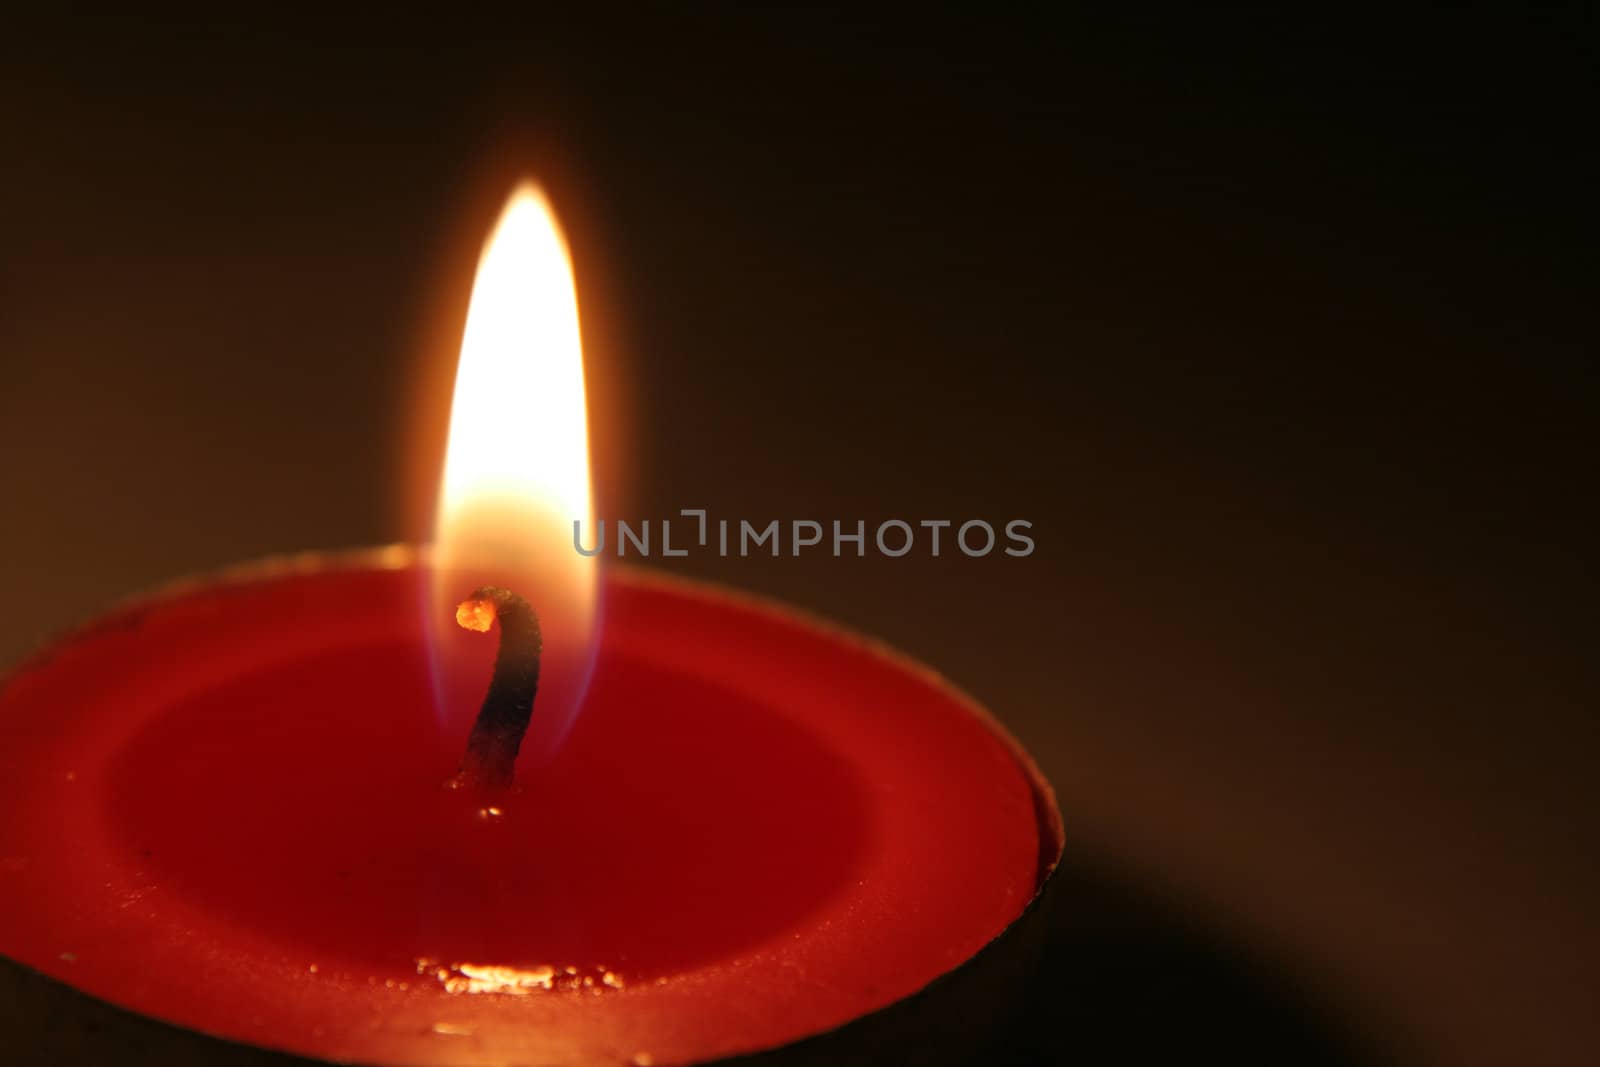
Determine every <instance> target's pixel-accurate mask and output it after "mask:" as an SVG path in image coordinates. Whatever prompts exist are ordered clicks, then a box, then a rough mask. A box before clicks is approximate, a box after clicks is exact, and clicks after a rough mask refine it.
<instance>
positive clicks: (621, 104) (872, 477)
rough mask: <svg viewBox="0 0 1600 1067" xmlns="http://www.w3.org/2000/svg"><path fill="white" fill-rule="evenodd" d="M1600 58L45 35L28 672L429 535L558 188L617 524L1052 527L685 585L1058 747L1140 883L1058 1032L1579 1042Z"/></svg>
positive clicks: (1562, 53)
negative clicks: (877, 651) (458, 380)
mask: <svg viewBox="0 0 1600 1067" xmlns="http://www.w3.org/2000/svg"><path fill="white" fill-rule="evenodd" d="M1594 44H1595V24H1594V16H1593V15H1592V13H1590V12H1589V11H1588V10H1586V6H1584V5H1572V6H1570V7H1546V8H1542V9H1540V10H1539V11H1535V12H1521V13H1517V14H1514V15H1509V16H1506V15H1500V14H1494V13H1490V12H1488V11H1485V10H1483V9H1479V8H1473V9H1470V10H1468V11H1466V12H1454V13H1445V12H1439V13H1436V14H1434V15H1431V16H1428V17H1426V18H1424V17H1420V16H1419V17H1416V18H1413V19H1412V20H1410V21H1406V22H1402V21H1397V19H1396V18H1395V16H1393V15H1390V16H1386V17H1384V18H1381V19H1376V20H1373V21H1359V20H1357V19H1356V17H1355V16H1353V15H1336V14H1324V15H1300V16H1296V17H1294V18H1292V19H1291V18H1288V17H1285V16H1282V15H1267V14H1263V13H1252V14H1248V15H1246V14H1218V13H1216V12H1209V11H1208V12H1204V13H1196V14H1194V15H1192V16H1188V17H1186V18H1183V19H1179V20H1176V21H1165V20H1156V19H1153V18H1149V19H1132V18H1130V19H1123V20H1109V19H1099V18H1090V17H1075V18H1066V19H1060V20H1057V21H1051V22H1046V21H1044V20H1043V19H1042V18H1031V19H1027V20H1019V19H1018V18H1017V17H1016V16H1011V15H991V16H986V17H981V18H979V17H966V18H947V17H945V16H942V15H936V14H932V13H930V12H928V11H926V10H923V11H920V12H918V13H916V14H915V15H907V16H906V17H903V18H887V17H882V18H870V19H869V18H866V17H864V16H845V15H822V14H818V13H816V12H814V11H802V10H797V9H795V10H786V11H782V12H770V13H764V14H752V13H748V12H746V13H741V14H737V15H729V16H721V15H718V16H713V15H709V14H693V15H689V14H669V13H666V12H662V11H655V12H652V13H649V14H640V13H638V12H627V11H623V10H608V11H603V12H599V13H596V14H594V15H593V16H591V17H588V18H585V19H583V20H575V19H574V17H573V16H572V14H571V13H570V12H563V13H559V14H557V13H539V12H534V11H531V10H529V9H523V10H522V11H521V12H520V13H519V14H518V15H516V16H514V17H510V16H503V15H498V14H489V13H486V12H478V11H471V10H467V9H465V8H462V9H460V10H456V9H454V8H452V9H449V10H447V11H445V12H443V13H436V14H434V15H432V16H430V17H429V18H428V19H426V20H421V19H418V18H415V17H412V16H406V15H403V14H400V13H398V12H396V11H393V10H391V11H373V12H368V13H363V14H359V15H357V14H353V13H352V14H345V15H339V16H337V17H335V16H333V15H331V14H330V13H329V12H327V11H321V12H317V13H314V14H310V15H307V16H305V17H291V16H290V15H286V14H280V15H277V16H274V17H273V19H272V20H271V21H270V22H249V21H245V20H243V19H233V20H225V21H216V20H215V18H212V19H209V20H205V21H196V20H191V19H186V18H181V17H178V16H175V15H172V16H160V17H158V16H151V15H144V16H137V17H135V16H116V17H111V16H87V15H81V16H76V17H71V18H68V17H64V16H63V17H61V18H57V19H54V20H52V21H50V22H49V23H48V24H41V23H39V22H38V21H37V20H31V21H30V20H23V21H21V22H15V21H14V22H12V23H11V24H9V25H8V27H7V30H6V33H5V34H4V36H3V37H0V62H3V66H0V132H3V135H4V139H3V142H0V240H3V255H0V501H3V503H4V507H5V522H4V525H3V526H0V591H3V593H4V604H5V611H4V613H3V617H0V661H5V662H10V661H13V660H15V659H16V658H17V657H19V656H20V655H21V654H23V653H24V652H25V651H26V650H27V649H28V648H29V647H30V646H31V645H32V643H33V642H35V641H36V640H38V639H40V638H41V637H43V636H44V635H45V634H47V633H49V632H50V631H52V630H55V629H58V628H60V627H62V626H65V625H68V624H70V623H72V622H74V621H76V620H79V619H82V618H84V617H86V616H88V615H89V614H91V613H93V612H94V611H95V610H96V609H98V608H99V607H101V606H103V605H105V604H106V603H107V602H109V601H111V600H114V599H116V598H118V597H121V596H123V595H125V594H129V593H131V592H134V591H136V590H139V589H141V588H144V587H147V586H149V585H151V584H153V583H156V582H159V581H161V580H163V579H167V578H171V577H175V576H178V575H181V574H184V573H188V572H193V571H196V570H203V569H205V568H209V567H212V566H215V565H221V564H225V563H228V562H232V561H236V560H239V559H243V558H248V557H253V556H258V555H263V554H268V553H274V552H282V551H291V550H298V549H304V548H313V547H336V546H345V545H359V544H366V543H374V542H383V541H389V540H394V539H398V538H401V537H414V536H416V535H418V534H419V533H421V532H422V531H423V530H425V529H426V522H425V520H424V519H423V518H422V516H423V515H424V514H425V513H426V507H427V503H426V496H427V488H428V486H429V485H430V484H431V480H432V478H433V477H434V472H435V471H436V465H437V462H438V455H439V448H440V440H441V434H442V425H443V423H442V420H443V417H444V410H445V407H446V405H447V403H448V380H449V374H450V365H451V361H452V360H453V358H454V347H455V345H456V343H457V339H458V337H459V323H460V317H461V315H462V313H463V310H464V298H465V293H466V286H467V284H468V282H469V280H470V273H471V265H472V262H473V259H474V258H475V255H476V251H477V245H478V243H479V241H480V240H481V238H482V235H483V233H484V232H485V230H486V227H487V225H488V222H489V221H490V219H491V218H492V215H493V213H494V211H495V209H496V208H497V206H498V200H499V198H500V197H501V196H502V195H503V194H504V192H505V190H506V189H507V188H509V185H510V181H511V179H512V178H513V177H514V176H515V174H516V173H517V171H518V170H519V169H523V168H526V169H529V170H532V171H534V172H536V173H538V174H539V175H540V176H541V177H542V178H543V179H544V180H545V182H546V184H547V185H548V187H549V188H550V191H551V194H552V196H553V199H554V200H555V202H556V204H557V207H558V208H559V210H560V211H561V213H562V216H563V220H564V222H565V223H566V225H567V227H568V231H569V236H570V238H571V241H572V244H573V247H574V254H575V257H576V260H577V270H578V274H579V290H580V294H581V297H582V301H583V305H584V319H585V334H586V347H587V350H588V358H589V366H590V371H589V373H590V383H591V391H592V394H593V409H594V410H593V415H592V421H593V425H594V428H595V438H596V451H597V458H598V462H599V465H600V469H599V473H598V475H597V478H598V485H599V491H600V494H601V501H600V506H601V511H602V514H605V515H609V516H621V517H626V518H643V517H660V516H663V515H670V514H673V513H674V512H675V511H676V509H678V508H680V507H693V506H703V507H707V508H709V509H711V511H712V514H713V517H717V516H722V517H728V518H733V519H737V518H749V519H751V520H756V521H761V522H764V521H766V520H767V519H769V518H783V519H786V520H787V519H791V518H816V519H821V520H825V521H826V520H830V519H833V518H839V519H842V520H846V521H848V522H852V523H853V521H854V520H855V519H857V518H861V519H865V520H867V521H868V522H869V524H876V522H878V521H881V520H882V519H886V518H894V517H899V518H906V519H911V520H915V519H919V518H950V519H954V520H957V521H960V520H964V519H967V518H985V519H988V520H990V521H991V522H994V523H996V524H1000V523H1003V522H1004V521H1006V520H1008V519H1012V518H1025V519H1029V520H1031V521H1033V523H1034V530H1033V533H1034V535H1035V537H1036V539H1037V542H1038V550H1037V551H1036V553H1035V554H1034V555H1033V556H1031V557H1029V558H1026V559H1020V560H1018V559H1010V558H1006V557H1004V556H997V557H994V558H987V559H966V558H963V557H961V556H959V555H956V556H949V555H947V556H945V557H944V558H941V559H938V560H934V559H931V558H929V557H928V556H927V555H926V554H925V553H922V552H920V551H919V552H917V553H914V554H913V555H912V556H909V557H907V558H905V559H900V560H890V559H885V558H882V557H879V556H869V558H867V559H865V560H856V559H854V558H845V559H842V560H834V559H832V558H829V557H827V556H824V555H819V554H816V553H813V554H811V555H810V556H802V557H801V558H799V559H792V558H787V557H785V558H782V559H778V560H773V559H770V558H764V557H756V558H751V559H748V560H739V559H732V560H721V559H717V558H715V557H714V556H709V555H707V556H700V557H695V556H691V557H690V558H689V559H688V560H686V561H679V562H678V563H677V567H678V569H681V570H686V571H688V572H691V573H696V574H700V575H703V576H708V577H711V578H714V579H717V580H720V581H724V582H727V583H731V584H735V585H739V586H744V587H747V588H750V589H755V590H759V591H763V592H766V593H770V594H774V595H777V596H780V597H783V598H785V599H788V600H792V601H794V602H797V603H800V604H803V605H806V606H808V607H810V608H812V609H815V610H817V611H819V612H822V613H824V614H827V615H830V616H833V617H835V618H838V619H840V620H842V621H844V622H846V623H848V624H851V625H853V626H855V627H857V628H859V629H862V630H865V631H868V632H871V633H874V634H877V635H879V636H881V637H884V638H886V639H887V640H889V641H891V642H892V643H895V644H897V645H900V646H901V647H903V648H905V649H907V650H908V651H910V652H911V653H913V654H915V655H917V656H918V657H920V658H923V659H925V660H927V661H928V662H930V663H932V664H935V665H936V666H938V667H939V668H940V669H941V670H942V671H943V672H945V673H946V674H947V675H948V676H949V677H950V678H952V679H953V680H954V681H955V682H956V683H957V684H959V685H962V686H963V687H965V688H967V689H969V690H970V691H972V692H973V693H974V694H975V695H976V696H978V697H979V698H980V699H981V700H983V701H984V702H985V703H987V704H989V705H990V706H991V707H993V708H994V709H995V710H996V712H997V713H998V714H999V715H1000V717H1001V718H1003V719H1004V720H1005V721H1006V722H1007V723H1008V724H1009V725H1010V726H1011V727H1012V728H1013V729H1014V731H1015V732H1016V733H1017V734H1018V736H1019V737H1021V739H1022V740H1023V741H1024V742H1025V743H1026V744H1027V745H1028V746H1029V747H1030V749H1031V750H1032V751H1033V752H1034V753H1035V754H1036V755H1037V757H1038V758H1039V760H1040V761H1041V763H1042V764H1043V765H1044V767H1045V769H1046V770H1047V771H1048V773H1049V774H1050V776H1051V777H1052V778H1053V780H1054V782H1055V786H1056V789H1057V791H1058V793H1059V796H1060V800H1061V805H1062V808H1063V810H1064V812H1065V813H1066V818H1067V825H1068V829H1069V836H1070V839H1071V845H1070V848H1069V865H1068V870H1069V873H1071V874H1073V875H1074V877H1077V878H1078V879H1079V880H1080V882H1081V883H1082V884H1083V885H1084V886H1085V887H1088V888H1086V890H1085V892H1084V894H1083V895H1082V896H1081V897H1080V898H1079V901H1080V906H1079V907H1077V908H1072V907H1071V906H1070V905H1069V907H1068V908H1067V909H1066V910H1067V913H1068V914H1069V916H1070V918H1069V919H1068V920H1065V921H1063V922H1062V923H1061V924H1060V927H1059V929H1058V931H1057V935H1056V944H1055V945H1054V952H1053V955H1052V960H1051V964H1050V968H1049V969H1048V970H1047V973H1046V975H1045V976H1044V977H1043V978H1041V980H1040V982H1039V984H1038V987H1037V988H1038V1000H1039V1002H1040V1004H1041V1005H1042V1006H1043V1008H1042V1009H1041V1012H1036V1020H1038V1022H1037V1025H1038V1029H1039V1033H1040V1035H1041V1036H1040V1037H1039V1039H1038V1044H1039V1046H1040V1047H1042V1048H1045V1049H1047V1050H1051V1051H1052V1052H1053V1053H1054V1054H1057V1055H1064V1054H1065V1053H1067V1052H1070V1051H1074V1050H1076V1051H1081V1050H1082V1048H1081V1046H1080V1045H1079V1043H1080V1042H1081V1043H1083V1045H1086V1046H1088V1047H1089V1048H1090V1049H1091V1050H1095V1051H1104V1050H1105V1049H1106V1048H1111V1047H1120V1048H1121V1049H1122V1051H1123V1052H1124V1053H1128V1052H1129V1051H1130V1049H1133V1050H1138V1051H1144V1050H1146V1049H1148V1050H1149V1051H1152V1052H1155V1051H1162V1052H1168V1053H1170V1052H1173V1051H1177V1050H1184V1051H1190V1052H1192V1051H1194V1050H1195V1049H1197V1048H1203V1047H1207V1046H1210V1047H1216V1048H1223V1049H1226V1050H1230V1051H1233V1052H1235V1053H1237V1054H1239V1055H1241V1056H1243V1057H1244V1058H1250V1057H1251V1056H1265V1055H1268V1054H1272V1055H1286V1056H1288V1057H1290V1058H1291V1061H1292V1060H1293V1059H1294V1058H1296V1057H1298V1058H1299V1059H1300V1060H1302V1061H1304V1060H1307V1059H1310V1058H1312V1057H1313V1054H1314V1053H1316V1052H1317V1051H1318V1050H1321V1052H1322V1054H1324V1055H1325V1058H1331V1059H1335V1060H1338V1059H1340V1058H1342V1057H1344V1056H1345V1055H1346V1054H1345V1053H1344V1052H1335V1051H1334V1049H1335V1046H1334V1045H1331V1044H1329V1042H1331V1041H1335V1040H1337V1041H1338V1042H1340V1044H1339V1045H1338V1046H1337V1047H1338V1048H1341V1049H1342V1048H1344V1047H1345V1046H1344V1044H1343V1042H1344V1041H1345V1040H1346V1039H1348V1040H1349V1041H1350V1042H1353V1043H1354V1047H1364V1048H1369V1049H1385V1048H1386V1049H1389V1050H1392V1051H1396V1052H1398V1053H1399V1054H1400V1055H1402V1056H1406V1057H1415V1058H1418V1059H1425V1060H1438V1061H1443V1062H1453V1063H1461V1064H1485V1065H1487V1064H1501V1063H1512V1062H1515V1063H1528V1064H1532V1063H1549V1064H1556V1063H1572V1062H1577V1061H1578V1060H1580V1059H1584V1058H1587V1057H1588V1056H1591V1055H1593V1054H1594V1053H1595V1050H1596V1048H1597V1047H1600V1022H1597V1017H1596V1016H1595V1014H1594V1011H1593V1007H1594V1003H1595V1000H1596V995H1597V992H1600V990H1597V985H1600V983H1597V978H1596V973H1595V971H1596V963H1595V959H1596V950H1597V949H1600V944H1597V942H1600V937H1597V934H1600V920H1597V918H1596V916H1595V910H1594V900H1595V899H1596V895H1597V892H1600V871H1597V865H1596V858H1595V856H1596V852H1595V844H1596V841H1595V836H1596V829H1597V826H1600V820H1597V817H1596V811H1597V810H1600V808H1597V805H1596V800H1597V799H1600V798H1597V789H1596V786H1595V784H1594V781H1593V768H1594V758H1595V744H1594V743H1595V740H1596V732H1597V730H1596V721H1595V715H1594V703H1593V700H1592V697H1593V689H1592V685H1591V681H1592V680H1591V678H1590V677H1589V669H1590V666H1591V665H1590V662H1589V661H1590V659H1591V658H1592V653H1591V649H1590V643H1589V642H1590V638H1591V634H1592V623H1593V614H1594V610H1595V603H1596V600H1595V594H1596V589H1595V579H1594V574H1593V570H1592V568H1591V567H1590V566H1589V565H1588V562H1589V561H1588V559H1587V558H1586V557H1587V556H1588V554H1589V553H1588V550H1589V548H1590V538H1591V537H1592V534H1593V531H1592V528H1591V527H1590V524H1589V523H1588V521H1587V517H1586V515H1585V512H1587V511H1588V509H1589V506H1590V498H1591V496H1592V494H1593V492H1594V483H1595V469H1594V466H1593V462H1592V459H1591V454H1590V450H1591V449H1592V447H1593V445H1594V444H1595V441H1594V436H1595V434H1594V426H1593V420H1594V415H1595V400H1596V390H1595V386H1596V380H1595V379H1596V371H1595V364H1594V358H1593V350H1592V347H1591V346H1590V344H1589V341H1590V339H1591V333H1590V330H1589V327H1590V326H1591V320H1592V311H1591V307H1590V301H1591V299H1592V293H1593V278H1592V276H1590V275H1589V274H1588V272H1587V271H1586V270H1585V268H1589V267H1591V265H1592V264H1591V259H1592V253H1593V249H1594V247H1595V246H1594V232H1593V229H1592V227H1591V226H1590V224H1589V218H1588V214H1589V210H1590V207H1591V201H1592V198H1593V190H1594V187H1595V186H1594V181H1595V177H1596V174H1595V167H1594V165H1593V148H1592V137H1593V134H1592V130H1591V129H1590V128H1589V127H1590V125H1591V124H1592V121H1593V112H1592V110H1591V108H1590V106H1589V99H1588V98H1589V96H1590V94H1591V91H1592V88H1593V79H1594V70H1595V67H1594V59H1595V56H1594ZM1129 1043H1131V1044H1129Z"/></svg>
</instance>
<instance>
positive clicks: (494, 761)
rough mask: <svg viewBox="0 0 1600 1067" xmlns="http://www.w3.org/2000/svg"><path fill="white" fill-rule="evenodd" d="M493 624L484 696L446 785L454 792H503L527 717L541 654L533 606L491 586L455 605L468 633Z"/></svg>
mask: <svg viewBox="0 0 1600 1067" xmlns="http://www.w3.org/2000/svg"><path fill="white" fill-rule="evenodd" d="M497 620H498V621H499V623H500V651H499V653H498V654H497V655H496V656H495V661H494V674H493V676H492V677H491V678H490V680H489V692H488V693H487V695H485V696H484V698H483V706H482V707H481V708H480V709H479V710H478V718H477V721H475V722H474V723H473V724H472V733H471V734H470V735H469V736H468V738H467V751H466V755H464V756H463V757H462V759H461V769H460V770H459V771H458V772H457V773H456V776H455V778H454V779H452V780H451V782H450V785H451V786H453V787H455V788H461V787H464V786H476V787H478V788H484V789H506V788H508V787H509V786H510V785H511V782H512V779H513V778H514V777H515V774H516V762H517V750H518V749H519V748H521V747H522V738H523V735H525V734H526V733H527V732H528V721H529V720H530V719H531V718H532V716H533V701H534V697H535V696H536V695H537V694H538V691H539V656H540V653H541V652H542V651H543V637H542V635H541V634H540V632H539V616H538V615H537V614H536V613H535V612H534V610H533V607H532V606H531V605H530V604H529V603H528V602H527V601H526V600H524V599H522V597H520V596H518V595H517V594H516V593H513V592H512V591H511V590H509V589H501V588H498V587H496V586H491V585H486V586H483V587H482V588H480V589H475V590H473V592H472V595H470V596H468V597H467V598H466V599H465V600H463V601H461V603H460V604H459V605H458V606H457V607H456V623H457V624H458V625H460V626H462V627H464V628H465V629H468V630H474V631H477V632H479V633H486V632H488V630H489V629H490V627H492V626H493V625H494V624H495V622H496V621H497Z"/></svg>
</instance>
